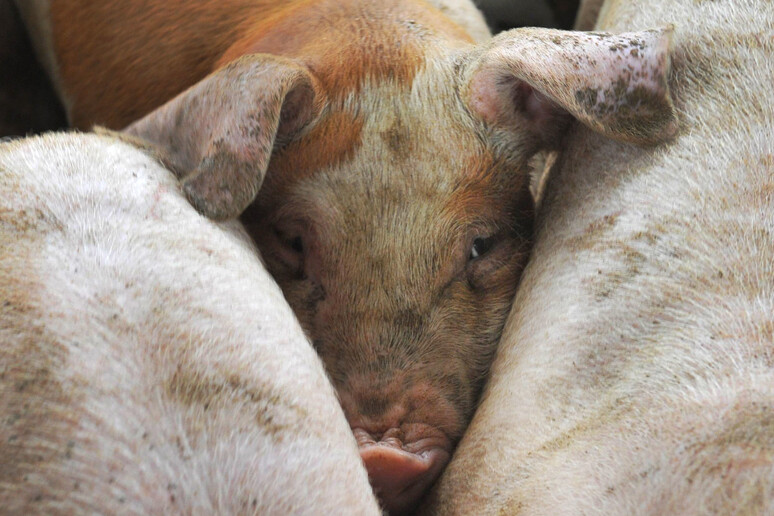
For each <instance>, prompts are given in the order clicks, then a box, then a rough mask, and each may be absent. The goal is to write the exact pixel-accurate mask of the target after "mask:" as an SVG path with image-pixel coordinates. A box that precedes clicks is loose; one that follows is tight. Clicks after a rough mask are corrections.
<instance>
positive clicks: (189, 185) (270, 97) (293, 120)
mask: <svg viewBox="0 0 774 516" xmlns="http://www.w3.org/2000/svg"><path fill="white" fill-rule="evenodd" d="M320 91H321V90H320V88H319V86H318V84H317V81H316V79H315V78H314V77H313V76H312V75H311V74H310V73H309V71H308V70H307V69H306V68H305V67H303V66H301V65H299V64H297V63H295V62H294V61H291V60H289V59H284V58H279V57H275V56H270V55H265V54H253V55H247V56H243V57H241V58H239V59H237V60H235V61H233V62H231V63H229V64H228V65H226V66H225V67H223V68H221V69H219V70H217V71H216V72H214V73H212V74H211V75H209V76H208V77H206V78H204V79H202V80H201V81H200V82H199V83H197V84H195V85H194V86H192V87H191V88H190V89H188V90H186V91H184V92H183V93H181V94H180V95H178V96H177V97H175V98H174V99H172V100H171V101H169V102H168V103H167V104H165V105H164V106H162V107H160V108H159V109H157V110H156V111H153V112H152V113H150V114H149V115H147V116H146V117H145V118H142V119H140V120H139V121H137V122H135V123H133V124H132V125H130V126H129V127H127V128H126V129H124V131H125V132H126V133H128V134H130V135H134V136H138V137H140V138H142V139H144V140H147V141H149V142H151V143H153V144H155V145H156V146H157V147H160V153H161V155H162V156H163V159H164V161H165V162H166V164H167V165H169V166H170V167H171V168H172V169H173V170H174V171H175V172H176V173H177V175H178V177H181V178H182V182H183V190H184V191H185V193H186V195H187V196H188V199H189V200H190V202H191V204H193V205H194V207H195V208H196V209H197V210H198V211H199V212H201V213H202V214H204V215H206V216H207V217H210V218H213V219H217V220H222V219H228V218H233V217H236V216H238V215H239V214H240V213H242V211H244V209H245V208H247V206H248V205H249V204H250V203H251V202H252V201H253V200H254V199H255V197H256V195H257V194H258V190H259V188H260V186H261V183H262V182H263V177H264V175H265V173H266V168H267V167H268V164H269V159H270V157H271V153H272V149H273V148H274V145H275V142H276V141H283V140H286V139H289V138H291V137H292V136H293V135H294V134H295V133H297V132H298V131H299V130H301V129H302V128H303V127H304V126H305V125H307V124H308V123H309V122H310V121H311V120H312V119H314V118H315V117H316V116H317V115H318V114H319V112H320V109H321V105H322V97H323V95H322V94H321V93H320Z"/></svg>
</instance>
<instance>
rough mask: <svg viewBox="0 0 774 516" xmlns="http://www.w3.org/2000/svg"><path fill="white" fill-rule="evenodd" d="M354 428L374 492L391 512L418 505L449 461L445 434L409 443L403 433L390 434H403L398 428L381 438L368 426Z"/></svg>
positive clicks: (400, 511) (399, 512) (394, 512)
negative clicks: (365, 427) (373, 433)
mask: <svg viewBox="0 0 774 516" xmlns="http://www.w3.org/2000/svg"><path fill="white" fill-rule="evenodd" d="M353 431H354V433H355V438H356V439H357V441H358V446H359V448H360V457H361V458H362V459H363V463H364V464H365V467H366V470H367V471H368V478H369V479H370V480H371V485H372V486H373V488H374V492H375V493H376V495H377V496H378V497H379V499H380V500H381V501H382V503H383V505H384V508H385V509H387V510H388V511H389V512H390V513H391V514H401V513H403V512H405V511H407V510H408V509H410V508H412V507H414V506H415V505H416V504H417V502H418V501H419V499H420V497H421V496H422V494H423V493H424V492H425V491H426V490H427V488H429V487H430V485H431V484H432V483H433V482H434V481H435V479H436V478H437V477H438V475H440V473H441V471H443V468H444V467H445V466H446V464H447V463H448V462H449V457H450V453H449V451H447V449H446V448H445V447H444V445H446V443H448V440H447V439H446V438H444V437H442V438H433V437H428V438H424V439H419V440H418V441H415V442H409V443H408V446H407V444H406V443H404V442H402V440H401V439H400V438H399V437H386V436H387V435H400V434H401V431H400V430H399V429H397V428H392V429H390V430H388V431H387V432H385V433H384V434H383V435H382V437H381V438H379V440H378V442H377V441H375V440H374V437H373V436H372V435H371V434H370V433H368V432H366V431H365V430H362V429H360V428H355V429H354V430H353ZM406 447H409V448H416V449H417V450H421V451H407V450H406Z"/></svg>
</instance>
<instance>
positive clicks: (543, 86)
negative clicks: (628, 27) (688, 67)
mask: <svg viewBox="0 0 774 516" xmlns="http://www.w3.org/2000/svg"><path fill="white" fill-rule="evenodd" d="M671 33H672V29H671V27H670V28H666V29H659V30H648V31H642V32H633V33H627V34H618V35H612V34H605V33H594V32H585V33H584V32H573V31H560V30H554V29H533V28H526V29H514V30H510V31H507V32H503V33H501V34H499V35H497V36H496V37H495V38H493V39H492V40H491V42H490V43H489V44H488V45H487V47H486V48H484V49H483V51H482V52H481V54H480V55H479V56H478V58H477V60H476V61H474V62H473V63H472V65H473V66H472V67H471V68H470V72H469V74H468V80H467V102H468V105H469V107H470V109H471V111H472V112H473V113H475V114H477V115H478V116H479V117H480V118H482V119H483V120H484V121H485V122H486V123H488V124H490V125H493V126H500V127H505V128H506V129H508V128H510V129H511V130H520V129H521V126H522V124H526V125H527V127H526V129H527V131H528V132H530V133H531V134H532V135H533V136H534V137H536V138H537V139H538V141H539V144H540V145H543V146H547V147H551V146H554V145H556V143H557V139H558V138H557V137H558V134H559V131H558V129H559V128H560V127H561V125H562V124H561V123H558V122H559V120H560V119H561V118H563V116H565V117H566V115H567V114H569V115H572V116H573V117H575V118H576V119H577V120H579V121H580V122H582V123H583V124H585V125H587V126H588V127H590V128H591V129H594V130H595V131H598V132H600V133H602V134H604V135H606V136H608V137H610V138H613V139H616V140H620V141H624V142H630V143H637V144H653V143H657V142H661V141H664V140H667V139H669V138H671V137H672V136H674V134H675V133H676V131H677V116H676V114H675V109H674V105H673V104H672V99H671V97H670V95H669V88H668V86H667V74H668V72H669V47H670V39H671Z"/></svg>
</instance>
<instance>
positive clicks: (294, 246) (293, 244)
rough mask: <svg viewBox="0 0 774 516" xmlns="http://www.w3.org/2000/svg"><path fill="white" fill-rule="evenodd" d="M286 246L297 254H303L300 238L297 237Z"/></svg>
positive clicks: (302, 243) (302, 244)
mask: <svg viewBox="0 0 774 516" xmlns="http://www.w3.org/2000/svg"><path fill="white" fill-rule="evenodd" d="M288 245H290V248H291V249H293V250H294V251H295V252H297V253H298V254H301V253H303V252H304V242H303V240H301V237H300V236H297V237H295V238H293V239H291V240H290V241H289V242H288Z"/></svg>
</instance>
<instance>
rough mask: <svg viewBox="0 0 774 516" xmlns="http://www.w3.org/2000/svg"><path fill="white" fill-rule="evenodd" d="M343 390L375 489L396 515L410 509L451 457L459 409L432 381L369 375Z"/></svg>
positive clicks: (351, 383)
mask: <svg viewBox="0 0 774 516" xmlns="http://www.w3.org/2000/svg"><path fill="white" fill-rule="evenodd" d="M407 384H408V386H407ZM338 391H339V396H340V399H341V403H342V406H343V408H344V411H345V414H346V415H347V419H348V420H349V424H350V426H351V427H352V432H353V433H354V435H355V439H356V440H357V444H358V448H359V449H360V457H361V458H362V459H363V463H364V464H365V467H366V470H367V471H368V477H369V479H370V481H371V485H372V487H373V489H374V492H375V493H376V495H377V496H378V497H379V499H380V501H381V503H382V505H383V506H384V508H385V509H386V510H387V511H388V512H389V513H390V514H392V515H395V514H404V513H406V512H408V511H410V510H411V509H413V508H414V507H415V506H416V505H417V504H418V502H419V500H420V498H421V497H422V495H423V494H424V493H425V492H426V491H427V490H428V489H429V487H430V486H431V485H432V484H433V483H434V482H435V480H436V479H437V478H438V476H439V475H440V474H441V472H442V471H443V470H444V468H445V467H446V464H447V463H448V462H449V459H450V457H451V453H452V450H453V447H454V439H453V438H454V437H455V436H456V435H457V434H458V433H459V431H460V428H461V424H460V422H459V415H458V411H456V410H455V408H454V406H453V405H452V404H451V403H449V402H448V401H446V400H445V398H444V396H443V393H442V391H441V390H439V389H437V388H435V387H433V386H432V385H430V384H429V383H428V382H426V381H418V382H416V383H413V384H412V383H411V382H410V381H406V380H405V379H403V378H396V379H393V380H392V381H390V382H389V383H387V385H380V383H379V380H378V379H377V378H370V381H369V378H368V377H363V378H358V379H357V380H354V381H349V382H347V385H346V386H339V389H338Z"/></svg>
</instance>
